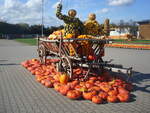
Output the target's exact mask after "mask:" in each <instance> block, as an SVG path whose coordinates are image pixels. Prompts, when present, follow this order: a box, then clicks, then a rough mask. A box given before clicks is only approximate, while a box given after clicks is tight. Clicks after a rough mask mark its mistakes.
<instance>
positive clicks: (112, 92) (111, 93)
mask: <svg viewBox="0 0 150 113" xmlns="http://www.w3.org/2000/svg"><path fill="white" fill-rule="evenodd" d="M108 94H109V95H115V96H116V95H117V94H118V92H117V91H116V90H110V91H109V92H108Z"/></svg>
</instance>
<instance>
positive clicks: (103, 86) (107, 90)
mask: <svg viewBox="0 0 150 113" xmlns="http://www.w3.org/2000/svg"><path fill="white" fill-rule="evenodd" d="M100 88H101V89H102V90H103V91H105V92H109V91H110V90H111V89H112V87H111V86H110V85H109V84H108V83H106V82H104V83H101V85H100Z"/></svg>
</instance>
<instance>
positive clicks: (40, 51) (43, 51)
mask: <svg viewBox="0 0 150 113" xmlns="http://www.w3.org/2000/svg"><path fill="white" fill-rule="evenodd" d="M38 54H39V57H40V62H41V63H42V64H46V49H45V47H44V45H42V44H41V45H39V48H38Z"/></svg>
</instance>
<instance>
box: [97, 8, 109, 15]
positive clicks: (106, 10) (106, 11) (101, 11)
mask: <svg viewBox="0 0 150 113" xmlns="http://www.w3.org/2000/svg"><path fill="white" fill-rule="evenodd" d="M108 12H109V9H108V8H103V9H101V10H99V11H96V14H104V13H108Z"/></svg>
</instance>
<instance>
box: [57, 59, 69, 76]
mask: <svg viewBox="0 0 150 113" xmlns="http://www.w3.org/2000/svg"><path fill="white" fill-rule="evenodd" d="M57 70H58V71H62V72H66V73H67V75H69V77H70V79H72V64H71V61H70V59H69V58H68V57H62V58H61V60H60V62H59V63H58V66H57Z"/></svg>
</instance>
